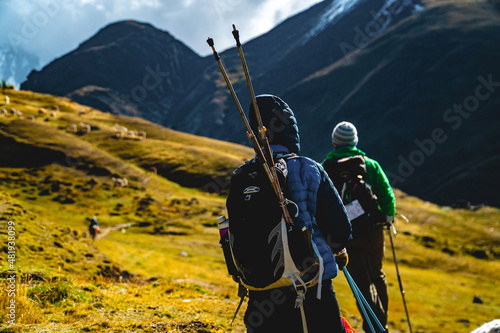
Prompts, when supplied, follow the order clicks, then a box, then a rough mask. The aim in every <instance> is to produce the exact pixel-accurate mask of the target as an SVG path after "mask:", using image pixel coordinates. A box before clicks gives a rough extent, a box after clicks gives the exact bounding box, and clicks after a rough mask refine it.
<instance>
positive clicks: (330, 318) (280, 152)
mask: <svg viewBox="0 0 500 333" xmlns="http://www.w3.org/2000/svg"><path fill="white" fill-rule="evenodd" d="M256 100H257V105H258V108H259V110H260V114H261V118H262V124H263V125H264V127H265V128H266V134H267V137H268V139H269V144H270V148H271V150H272V155H273V156H274V163H275V168H276V171H277V173H279V175H278V179H279V180H280V185H281V187H282V189H283V193H284V196H285V198H286V199H287V200H286V203H285V204H286V205H287V207H288V210H289V211H290V215H291V216H292V220H293V225H289V224H286V227H285V224H284V223H283V222H282V225H280V224H278V225H277V227H275V228H274V229H273V230H271V231H264V228H265V225H266V224H267V225H269V224H270V223H274V220H275V217H276V216H275V217H270V215H271V214H272V213H271V212H274V211H276V212H277V217H278V222H279V216H281V210H280V208H279V204H278V201H277V200H276V195H275V193H274V192H273V191H272V190H271V185H270V182H269V180H268V179H267V178H266V175H265V173H264V172H261V173H260V170H264V168H263V167H262V165H260V164H259V162H258V161H257V158H255V159H254V160H252V161H249V162H247V163H245V164H244V165H242V166H240V167H239V168H238V169H236V170H235V171H234V173H233V175H232V178H231V187H230V192H229V196H228V198H227V203H226V204H227V210H228V214H229V222H228V225H229V234H230V235H229V243H231V246H232V248H231V251H232V253H233V257H234V258H235V265H236V267H237V268H235V269H237V272H235V271H233V272H235V273H234V274H233V277H234V279H235V280H239V281H240V283H246V285H248V284H250V282H249V281H250V280H252V279H253V280H254V281H257V282H256V283H255V284H257V283H258V282H261V281H262V280H264V277H268V276H271V278H272V277H274V276H276V275H277V274H279V272H284V270H285V271H286V269H285V268H284V267H285V266H286V265H287V263H284V262H283V261H285V259H283V257H285V254H283V253H282V252H288V247H285V246H284V245H283V244H282V240H283V239H280V237H281V236H282V234H283V233H284V234H285V236H286V235H287V234H288V236H287V237H288V238H286V237H285V238H284V240H286V241H288V244H290V247H289V249H290V252H291V255H292V258H293V260H294V261H295V258H296V257H294V255H295V254H297V253H294V252H301V251H302V248H301V249H297V248H292V242H295V243H293V244H299V243H298V242H297V239H298V241H300V242H301V243H302V244H304V248H306V245H308V248H312V249H314V252H311V253H316V255H317V258H319V259H317V260H318V261H319V263H320V264H318V265H315V266H314V268H315V270H316V273H315V276H316V280H314V281H317V284H316V282H314V283H312V284H311V285H310V286H308V287H307V288H304V287H305V285H304V282H302V279H297V280H295V281H294V280H292V279H295V277H296V273H292V274H291V275H287V276H286V278H285V280H288V282H290V281H289V280H292V281H294V282H293V283H294V285H295V286H294V285H291V283H289V284H288V285H286V286H280V287H272V289H267V290H266V289H265V288H263V289H261V290H254V289H252V288H249V289H250V290H249V301H248V307H247V310H246V313H245V316H244V322H245V326H246V328H247V332H249V333H250V332H254V333H256V332H258V333H261V332H305V331H306V330H305V329H304V327H303V326H304V325H305V323H307V325H306V326H307V332H308V333H317V332H321V333H323V332H335V333H340V332H342V333H344V332H345V328H344V325H343V322H342V319H341V315H340V310H339V305H338V302H337V298H336V295H335V291H334V289H333V285H332V281H331V279H333V278H335V277H336V276H337V273H338V269H342V268H343V267H344V266H345V264H346V263H347V260H348V257H347V254H346V253H345V251H342V250H343V249H344V248H345V246H346V245H347V243H348V242H349V240H350V238H351V225H350V222H349V219H348V217H347V215H346V211H345V209H344V207H343V205H342V202H341V200H340V197H339V195H338V194H337V191H336V190H335V188H334V186H333V184H332V182H331V181H330V179H329V178H328V176H327V174H326V172H325V170H324V169H323V167H322V166H321V165H320V164H318V163H316V162H314V161H313V160H311V159H309V158H307V157H302V156H299V155H298V154H299V152H300V140H299V131H298V127H297V122H296V119H295V116H294V113H293V111H292V110H291V109H290V107H289V106H288V105H287V104H286V103H285V102H284V101H283V100H281V99H280V98H279V97H276V96H273V95H260V96H257V98H256ZM249 122H250V126H251V128H252V130H253V132H254V133H259V130H258V122H257V120H256V115H255V111H254V107H253V105H252V106H251V107H250V113H249ZM250 171H251V172H250ZM259 177H260V178H259ZM253 180H255V183H253ZM259 182H260V183H259ZM266 191H267V192H266ZM268 220H269V221H268ZM262 221H264V222H265V223H264V224H262ZM225 222H226V221H225ZM267 222H269V223H267ZM259 223H260V224H259ZM256 225H259V227H258V228H257V230H255V229H256V227H255V226H256ZM261 225H262V226H261ZM272 225H273V226H274V225H276V224H272ZM239 228H240V229H239ZM271 228H272V227H271ZM240 230H245V232H238V231H240ZM294 230H295V231H294ZM297 230H298V231H297ZM294 232H295V234H294ZM297 232H298V233H297ZM306 232H307V235H309V238H308V239H309V242H310V243H309V244H305V243H306V242H307V241H305V237H304V234H306ZM297 235H298V236H297ZM294 237H295V238H294ZM257 239H258V240H257ZM260 239H263V241H260ZM243 243H246V244H249V246H248V247H246V249H248V248H250V250H246V252H247V253H241V252H239V251H240V249H241V247H240V246H241V244H243ZM311 243H312V245H311ZM258 244H259V245H258ZM268 248H269V249H268ZM283 249H284V250H283ZM265 251H269V253H266V252H265ZM248 252H250V253H248ZM261 252H263V253H264V254H263V255H262V256H261V257H262V258H266V259H267V258H271V260H272V263H270V264H269V263H265V260H262V262H257V263H255V265H253V266H250V265H249V264H247V260H251V259H252V258H255V257H256V256H259V255H260V254H261ZM299 255H303V256H304V257H305V256H306V253H302V252H301V253H299ZM312 257H313V258H314V255H312ZM259 258H260V257H259ZM307 260H314V259H311V256H310V257H305V260H304V261H302V262H299V263H295V264H296V265H298V266H299V270H300V267H302V266H301V263H302V264H303V265H304V266H305V265H306V264H307ZM268 261H269V260H268ZM269 266H270V269H267V268H268V267H269ZM228 267H229V264H228ZM268 271H270V274H267V275H266V273H267V272H268ZM285 273H286V272H285ZM285 273H283V274H284V275H286V274H285ZM230 274H231V271H230ZM256 277H257V278H256ZM260 277H262V278H261V279H260ZM259 279H260V280H259ZM304 280H305V279H304ZM262 286H268V285H267V284H265V283H264V282H263V281H262ZM240 289H241V285H240ZM304 296H305V298H304ZM242 299H243V298H242ZM299 303H300V304H302V306H300V305H299ZM299 307H300V308H299Z"/></svg>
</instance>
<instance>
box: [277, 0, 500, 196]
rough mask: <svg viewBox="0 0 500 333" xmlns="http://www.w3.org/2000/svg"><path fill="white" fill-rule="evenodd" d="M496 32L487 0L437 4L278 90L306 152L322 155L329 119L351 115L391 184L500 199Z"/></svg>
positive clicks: (499, 46) (499, 48)
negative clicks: (499, 191)
mask: <svg viewBox="0 0 500 333" xmlns="http://www.w3.org/2000/svg"><path fill="white" fill-rule="evenodd" d="M499 36H500V21H499V20H498V14H495V13H492V12H491V11H490V10H489V8H488V7H487V6H481V5H477V4H476V3H470V4H449V5H443V6H438V7H434V8H430V9H428V10H426V11H423V12H421V13H419V14H417V15H415V16H413V17H411V18H409V19H407V20H405V21H404V22H401V23H400V24H399V25H397V26H395V27H394V28H392V29H390V31H388V32H387V33H386V34H384V35H383V36H381V37H380V38H378V39H376V40H374V41H372V42H371V43H370V44H369V45H367V46H366V47H365V48H364V49H362V50H361V51H360V52H357V54H354V55H352V56H350V57H348V58H347V59H344V60H342V61H340V62H338V63H335V64H333V65H331V66H329V67H327V68H324V69H323V70H322V71H318V72H317V73H316V74H314V75H312V76H311V77H309V78H308V79H307V80H304V81H303V82H302V83H301V84H298V85H297V86H295V87H294V88H293V89H291V90H289V91H288V92H287V93H286V94H284V96H283V97H284V98H285V99H286V100H287V101H289V103H290V104H291V105H293V108H294V110H296V112H297V113H298V119H299V125H302V126H301V129H302V133H301V134H302V139H303V147H304V150H303V151H304V153H305V154H307V155H310V156H313V157H315V158H316V159H318V160H321V159H322V158H323V157H324V155H325V154H326V152H328V150H329V149H330V148H331V140H330V135H331V130H332V128H333V126H334V125H335V124H336V123H337V122H338V121H341V120H349V121H352V122H353V123H355V124H356V125H357V127H358V129H359V132H360V148H362V149H366V151H367V152H368V153H369V154H370V155H371V156H373V157H374V158H376V159H378V160H379V161H380V162H381V164H382V166H383V167H384V168H385V169H387V170H388V173H389V175H390V179H391V181H392V185H393V186H395V187H398V188H401V189H403V190H404V191H407V192H410V193H414V194H415V195H417V196H420V197H423V198H426V199H428V200H431V201H434V202H438V203H441V204H451V203H453V202H454V201H455V200H457V199H461V198H465V199H467V200H471V201H475V202H488V203H489V204H493V205H499V204H500V201H499V200H498V199H497V198H498V195H496V188H497V187H498V185H500V184H499V181H498V179H499V178H498V176H497V173H496V170H497V169H498V168H499V167H500V154H499V153H498V152H499V151H500V143H499V142H500V140H499V139H500V138H499V134H498V131H496V129H495V126H496V125H495V124H498V115H496V114H495V111H497V110H498V108H499V105H500V67H499V66H498V64H499V63H500V43H499ZM488 82H490V83H488ZM311 102H312V103H311ZM311 115H314V119H315V121H311ZM318 119H322V120H323V121H317V120H318Z"/></svg>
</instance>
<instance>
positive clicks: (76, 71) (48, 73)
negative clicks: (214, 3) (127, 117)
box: [22, 21, 201, 122]
mask: <svg viewBox="0 0 500 333" xmlns="http://www.w3.org/2000/svg"><path fill="white" fill-rule="evenodd" d="M200 59H201V57H199V56H198V55H197V54H196V53H194V52H193V51H192V50H191V49H189V48H188V47H186V46H185V45H184V44H182V43H181V42H179V41H177V40H176V39H175V38H173V37H172V36H171V35H170V34H168V33H167V32H164V31H160V30H157V29H156V28H154V27H152V26H151V25H149V24H145V23H139V22H135V21H124V22H118V23H114V24H111V25H109V26H107V27H105V28H103V29H102V30H101V31H99V32H98V33H97V34H96V35H95V36H94V37H92V38H91V39H89V40H87V41H86V42H84V43H82V44H81V45H80V46H79V47H78V49H76V50H75V51H73V52H71V53H69V54H67V55H65V56H63V57H61V58H60V59H57V60H55V61H54V62H52V63H50V64H49V65H48V66H46V67H45V68H44V69H43V70H42V71H39V72H37V71H33V72H32V73H31V74H30V76H29V78H28V80H27V81H26V82H25V83H23V85H22V89H29V90H34V91H39V92H45V93H51V94H55V95H59V96H67V97H71V98H72V99H74V100H75V101H77V102H80V103H83V104H87V105H92V106H95V107H99V108H100V109H102V110H103V111H110V112H113V113H121V114H132V115H138V116H142V117H144V118H147V119H150V120H153V121H156V122H160V121H161V120H162V118H163V116H164V114H165V113H168V112H169V111H170V110H171V109H172V107H173V105H175V104H176V102H177V101H178V100H179V98H181V97H183V95H184V93H185V92H186V90H187V89H188V88H189V85H190V84H191V83H192V82H193V78H194V74H196V73H197V71H198V70H199V67H198V65H197V64H199V63H200Z"/></svg>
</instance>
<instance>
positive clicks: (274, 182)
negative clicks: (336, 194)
mask: <svg viewBox="0 0 500 333" xmlns="http://www.w3.org/2000/svg"><path fill="white" fill-rule="evenodd" d="M207 43H208V45H209V46H210V47H211V48H212V51H213V53H214V57H215V61H217V64H218V65H219V68H220V71H221V73H222V76H223V77H224V80H225V81H226V85H227V87H228V88H229V91H230V92H231V95H232V96H233V99H234V102H235V103H236V107H237V108H238V111H239V112H240V116H241V118H242V119H243V122H244V123H245V127H246V129H247V136H248V138H249V139H250V141H251V142H252V146H253V149H254V150H255V153H256V154H257V157H258V159H259V161H260V162H261V164H262V166H263V167H264V170H265V172H266V174H267V176H268V178H269V181H270V182H271V185H272V187H273V190H274V192H275V193H276V196H277V197H278V200H279V205H280V207H281V209H282V211H283V216H284V218H285V221H286V222H287V223H291V224H293V222H292V218H291V216H290V213H289V212H288V209H287V208H286V204H287V203H288V202H287V201H285V198H284V196H283V192H282V191H281V188H280V185H279V182H278V178H277V177H276V172H275V171H274V163H273V164H272V166H273V167H272V168H271V167H269V161H267V160H266V157H265V156H264V153H263V152H262V149H261V147H260V145H259V142H258V141H257V138H256V137H255V134H254V133H253V131H252V128H251V127H250V124H249V123H248V119H247V117H246V116H245V113H244V112H243V108H242V107H241V103H240V101H239V100H238V97H237V96H236V92H235V91H234V88H233V85H232V84H231V81H230V80H229V77H228V75H227V72H226V70H225V68H224V65H223V64H222V61H221V59H220V56H219V54H218V53H217V51H216V50H215V47H214V40H213V39H212V38H208V39H207Z"/></svg>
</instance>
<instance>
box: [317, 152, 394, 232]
mask: <svg viewBox="0 0 500 333" xmlns="http://www.w3.org/2000/svg"><path fill="white" fill-rule="evenodd" d="M323 167H324V168H325V171H326V172H327V173H328V176H329V177H330V179H331V180H332V182H333V185H334V186H335V188H336V189H337V191H338V193H339V195H340V197H341V198H342V202H343V203H344V206H345V208H346V211H347V215H349V219H350V220H351V224H352V234H353V238H354V239H356V238H360V237H364V236H367V235H368V234H369V233H370V232H371V231H372V230H373V228H374V227H375V225H376V224H378V223H381V222H384V219H385V215H384V213H383V212H382V211H380V209H379V208H378V203H377V196H376V195H375V194H374V193H373V191H372V189H371V186H370V185H369V184H368V183H367V182H366V163H365V158H364V157H363V156H361V155H359V156H350V157H344V158H340V159H335V158H332V159H328V160H325V161H324V162H323Z"/></svg>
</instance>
